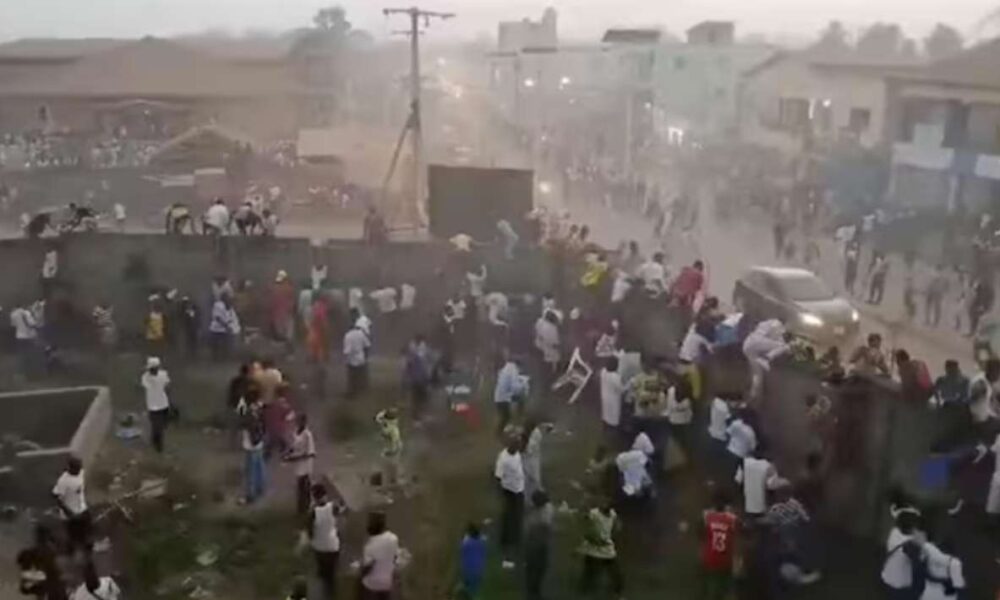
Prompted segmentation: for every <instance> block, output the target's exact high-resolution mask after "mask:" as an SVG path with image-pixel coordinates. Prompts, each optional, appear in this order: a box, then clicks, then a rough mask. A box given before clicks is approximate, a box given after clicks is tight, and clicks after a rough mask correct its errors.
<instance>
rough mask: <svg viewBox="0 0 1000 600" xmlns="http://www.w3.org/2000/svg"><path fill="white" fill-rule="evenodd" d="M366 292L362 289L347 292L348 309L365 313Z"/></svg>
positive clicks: (354, 288)
mask: <svg viewBox="0 0 1000 600" xmlns="http://www.w3.org/2000/svg"><path fill="white" fill-rule="evenodd" d="M364 297H365V294H364V292H362V291H361V288H356V287H352V288H351V289H349V290H347V308H356V309H358V310H359V311H364V308H365V307H364Z"/></svg>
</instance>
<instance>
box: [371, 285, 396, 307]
mask: <svg viewBox="0 0 1000 600" xmlns="http://www.w3.org/2000/svg"><path fill="white" fill-rule="evenodd" d="M396 294H397V292H396V288H392V287H387V288H382V289H380V290H375V291H374V292H372V293H370V294H368V296H369V297H371V299H372V300H374V301H375V304H377V305H378V309H379V311H380V312H382V313H391V312H396Z"/></svg>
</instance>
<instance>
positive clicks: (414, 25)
mask: <svg viewBox="0 0 1000 600" xmlns="http://www.w3.org/2000/svg"><path fill="white" fill-rule="evenodd" d="M382 14H384V15H385V16H387V17H388V16H391V15H405V16H408V17H409V18H410V29H409V31H408V34H409V36H410V116H409V117H408V118H407V121H406V126H405V128H404V132H405V131H406V129H409V132H410V144H411V146H412V149H413V202H414V205H415V206H416V209H417V215H418V218H419V219H420V220H421V221H426V211H425V209H424V198H423V191H424V186H423V168H424V167H423V164H424V163H423V145H424V141H423V126H422V124H421V117H420V22H421V20H423V26H424V27H430V24H431V19H441V20H447V19H451V18H452V17H454V16H455V15H454V14H452V13H443V12H436V11H431V10H422V9H420V8H418V7H416V6H412V7H410V8H386V9H383V10H382ZM400 142H402V139H400ZM397 154H398V147H397ZM392 168H395V159H394V160H393V166H392V167H391V168H390V173H389V175H390V176H391V174H392V171H391V169H392Z"/></svg>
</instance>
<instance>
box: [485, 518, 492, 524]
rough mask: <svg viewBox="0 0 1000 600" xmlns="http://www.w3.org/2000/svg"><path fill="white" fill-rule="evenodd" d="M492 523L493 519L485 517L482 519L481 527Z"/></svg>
mask: <svg viewBox="0 0 1000 600" xmlns="http://www.w3.org/2000/svg"><path fill="white" fill-rule="evenodd" d="M492 522H493V519H491V518H489V517H486V518H485V519H483V525H489V524H490V523H492Z"/></svg>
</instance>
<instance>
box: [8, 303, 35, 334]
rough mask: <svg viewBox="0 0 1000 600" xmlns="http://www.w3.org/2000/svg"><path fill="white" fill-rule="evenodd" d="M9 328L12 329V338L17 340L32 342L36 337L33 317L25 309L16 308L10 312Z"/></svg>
mask: <svg viewBox="0 0 1000 600" xmlns="http://www.w3.org/2000/svg"><path fill="white" fill-rule="evenodd" d="M10 326H11V327H13V328H14V337H16V338H17V339H19V340H33V339H35V338H36V337H38V331H37V329H36V328H37V323H36V322H35V316H34V315H32V314H31V311H30V310H28V309H26V308H22V307H18V308H15V309H14V310H12V311H10Z"/></svg>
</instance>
